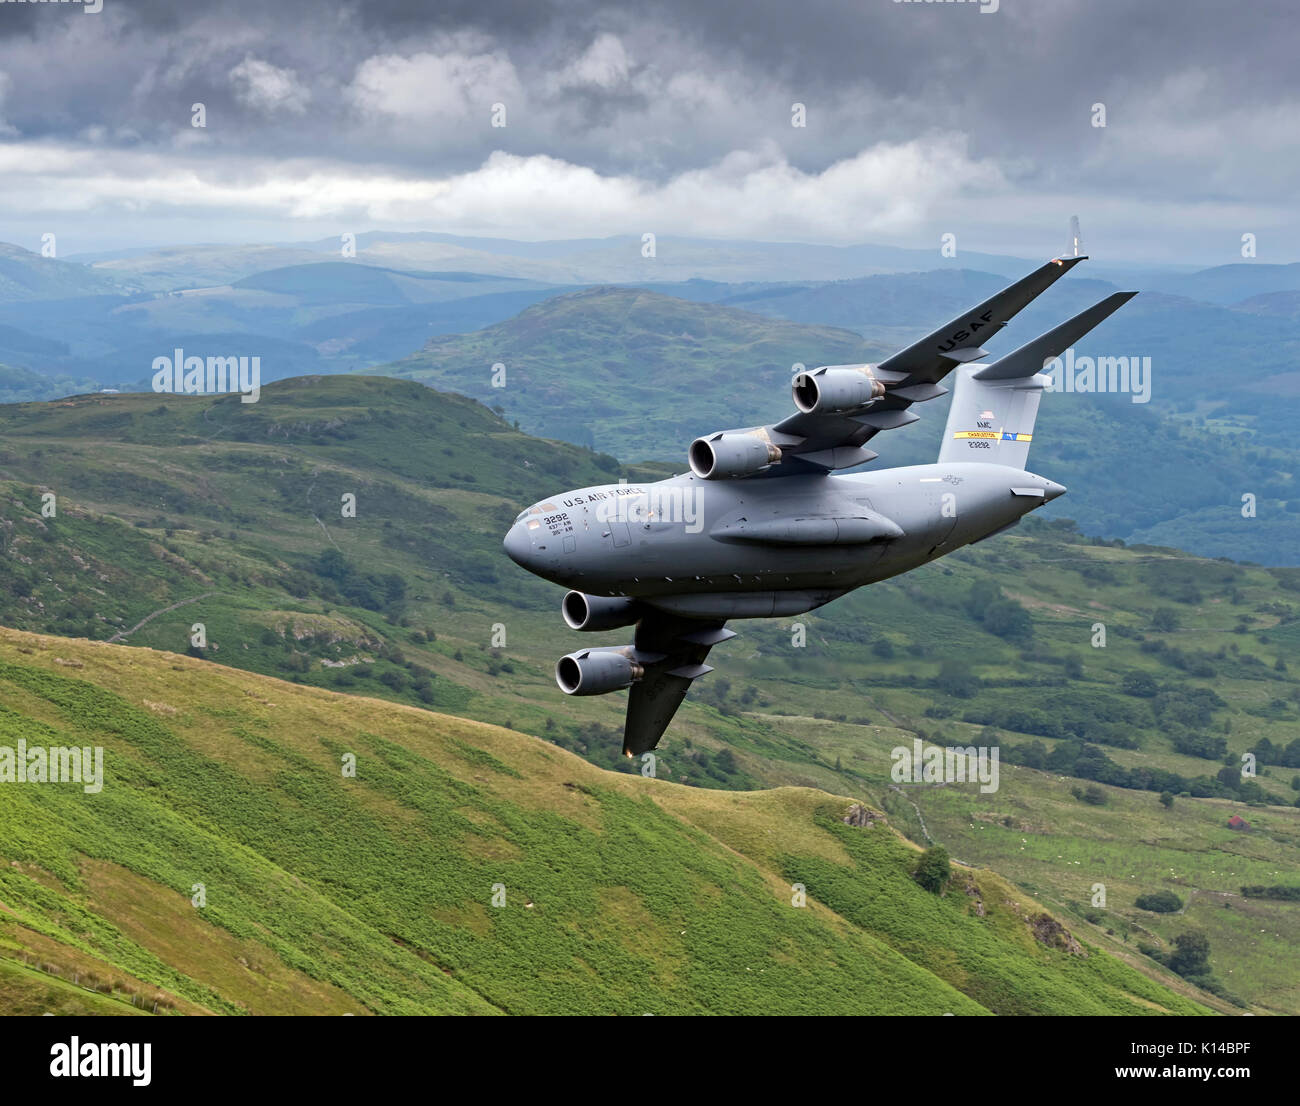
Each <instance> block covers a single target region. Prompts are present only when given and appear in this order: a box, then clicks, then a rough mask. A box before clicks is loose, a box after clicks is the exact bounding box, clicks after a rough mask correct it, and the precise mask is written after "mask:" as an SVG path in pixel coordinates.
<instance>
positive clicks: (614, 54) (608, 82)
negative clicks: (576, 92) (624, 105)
mask: <svg viewBox="0 0 1300 1106" xmlns="http://www.w3.org/2000/svg"><path fill="white" fill-rule="evenodd" d="M631 70H632V62H631V60H630V59H629V58H628V56H627V51H626V50H624V49H623V42H622V40H621V39H620V38H619V37H618V36H617V35H612V34H610V33H609V32H608V31H605V32H602V33H601V34H599V35H597V36H596V37H595V39H593V40H592V43H591V45H590V46H588V47H587V49H586V50H584V51H583V53H582V55H581V56H580V57H577V58H575V59H574V60H573V61H571V62H570V63H569V64H568V65H566V66H565V67H564V68H563V69H561V70H560V72H559V73H557V74H556V77H555V84H556V85H557V86H558V87H559V88H599V89H603V90H606V91H608V90H610V89H613V88H616V87H618V86H619V85H621V84H625V83H626V82H627V79H628V74H629V73H630V72H631Z"/></svg>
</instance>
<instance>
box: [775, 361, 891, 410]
mask: <svg viewBox="0 0 1300 1106" xmlns="http://www.w3.org/2000/svg"><path fill="white" fill-rule="evenodd" d="M790 391H791V394H792V395H793V396H794V405H795V406H796V407H798V408H799V410H800V411H802V412H803V413H804V414H805V415H847V414H851V413H853V412H854V411H861V410H862V409H863V408H864V407H866V406H868V405H869V404H870V403H871V402H872V401H873V400H876V399H879V398H880V397H881V396H883V395H884V394H885V386H884V385H883V384H882V383H881V382H880V381H879V380H877V379H876V378H875V377H874V376H872V375H871V367H870V366H869V365H831V366H826V367H823V368H820V369H813V370H812V371H811V372H801V373H799V374H798V375H797V376H795V378H794V380H793V381H792V382H791V384H790Z"/></svg>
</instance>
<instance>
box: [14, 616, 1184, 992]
mask: <svg viewBox="0 0 1300 1106" xmlns="http://www.w3.org/2000/svg"><path fill="white" fill-rule="evenodd" d="M0 688H2V689H3V700H4V704H5V706H4V708H3V710H2V711H0V731H2V732H3V743H5V744H14V743H16V741H17V740H18V739H19V738H20V737H22V738H26V739H27V740H28V741H31V742H32V743H33V744H35V743H37V742H39V743H41V744H42V745H49V746H72V745H102V746H103V748H104V756H105V763H106V771H105V776H104V780H103V787H102V790H101V791H99V792H97V793H94V794H87V793H85V792H84V791H83V789H82V788H81V787H78V786H76V785H75V784H71V785H70V784H62V783H45V784H35V783H26V784H24V783H9V784H3V785H0V786H3V787H4V798H5V802H4V804H3V805H2V806H0V830H2V832H0V842H3V845H0V860H2V861H3V864H2V865H0V1000H2V1001H4V1002H6V1003H7V1004H9V1006H10V1008H11V1009H13V1008H22V1007H23V1006H24V1005H26V1007H27V1008H28V1009H34V1008H36V1007H39V1006H41V1005H43V1004H48V1003H50V1002H52V1001H53V1002H54V1003H57V1004H58V1006H59V1008H60V1009H80V1010H81V1011H83V1012H88V1010H89V1009H95V1010H98V1011H99V1012H107V1006H108V1005H109V1004H112V1003H116V1004H117V1005H118V1007H119V1008H120V1009H121V1010H122V1012H127V1011H129V1010H138V1009H147V1010H148V1011H149V1012H153V1013H189V1014H203V1013H225V1014H241V1013H252V1014H268V1013H318V1014H325V1013H336V1014H337V1013H377V1014H414V1013H447V1014H452V1013H454V1014H494V1013H515V1014H524V1013H534V1014H535V1013H583V1014H591V1013H605V1014H625V1015H628V1014H630V1015H637V1014H674V1013H718V1014H772V1013H804V1014H834V1013H840V1014H843V1013H873V1014H942V1013H952V1014H982V1013H1002V1014H1103V1013H1104V1014H1115V1013H1123V1014H1153V1013H1171V1014H1194V1013H1199V1012H1203V1011H1204V1009H1205V1007H1203V1006H1201V1005H1200V1004H1198V1003H1196V1002H1194V1001H1192V1000H1191V999H1189V998H1188V997H1187V995H1186V993H1185V992H1186V987H1185V986H1184V985H1181V984H1178V983H1174V984H1173V985H1172V986H1166V985H1164V984H1162V983H1160V982H1157V981H1155V980H1153V979H1152V978H1150V977H1149V976H1148V975H1145V974H1143V973H1142V972H1139V971H1137V970H1135V969H1134V968H1133V967H1131V966H1129V965H1127V964H1125V963H1124V962H1123V961H1122V960H1120V959H1118V958H1116V957H1113V956H1111V955H1108V954H1107V953H1104V952H1102V951H1101V950H1100V949H1098V948H1096V947H1092V946H1090V945H1087V944H1081V943H1079V942H1077V941H1075V940H1074V939H1073V938H1072V937H1071V935H1070V934H1069V933H1068V931H1065V930H1062V929H1061V928H1060V926H1059V923H1056V922H1054V921H1053V920H1052V919H1051V918H1050V916H1048V915H1047V914H1045V912H1043V911H1042V910H1041V908H1039V907H1038V906H1037V905H1036V904H1034V903H1032V902H1030V901H1026V900H1025V897H1024V896H1023V895H1022V894H1020V893H1019V892H1017V891H1016V890H1015V889H1013V888H1011V887H1010V886H1008V885H1007V884H1005V883H1004V882H1003V881H1001V880H1000V879H999V878H998V877H997V876H995V875H993V874H992V873H990V872H987V871H972V870H966V869H962V868H958V869H956V870H955V874H954V877H953V879H952V882H951V884H950V885H949V887H948V889H947V891H946V892H945V893H944V894H942V895H939V896H936V895H934V894H932V893H931V892H929V891H926V890H923V889H922V888H921V887H920V886H919V885H918V884H917V883H916V882H915V881H914V880H913V879H912V869H913V868H914V867H915V864H916V858H917V851H916V850H915V848H914V847H912V846H910V845H909V844H908V843H907V842H906V841H905V840H904V839H903V838H901V837H899V836H898V835H896V834H895V833H894V832H893V831H892V830H891V829H889V828H888V826H887V825H886V824H883V823H881V822H879V821H878V820H876V821H870V822H868V823H867V824H866V825H864V826H856V825H854V826H850V825H847V824H845V823H844V821H843V820H842V819H843V817H844V815H845V814H846V813H847V811H848V808H849V807H850V805H851V804H850V802H849V800H847V799H839V798H835V797H833V796H831V795H827V794H824V793H821V792H816V791H811V790H807V789H781V790H777V791H772V792H765V793H761V794H742V795H737V794H724V793H718V792H704V791H692V790H688V789H685V788H682V787H680V786H675V785H672V784H668V783H664V782H661V781H657V780H652V779H643V778H641V777H637V776H625V775H622V776H620V775H613V774H611V773H608V772H605V771H602V770H600V769H597V768H594V767H592V766H591V765H588V764H586V763H584V762H583V761H581V760H580V759H578V758H577V757H575V756H573V755H572V754H570V753H567V752H565V751H563V750H559V749H556V748H554V747H553V746H551V745H550V744H548V743H546V742H544V741H539V740H537V739H535V738H532V737H528V736H525V735H522V734H518V733H513V732H510V731H507V730H502V729H499V728H497V727H492V726H487V725H483V724H480V723H474V722H468V721H464V720H461V719H456V718H450V717H447V716H445V715H439V714H431V713H428V712H425V711H421V710H416V709H413V708H409V707H401V706H394V705H392V704H389V703H382V702H378V701H375V700H371V699H364V698H354V697H348V696H340V695H337V694H333V693H330V692H325V691H320V690H315V689H310V688H302V687H295V686H293V685H290V684H286V683H283V682H280V681H277V680H272V679H268V678H265V677H259V676H254V675H250V674H248V673H243V672H239V671H236V670H234V669H230V668H226V667H222V666H217V665H214V664H213V663H211V662H208V661H202V660H197V659H193V658H188V657H184V656H179V655H175V654H166V653H157V652H153V651H143V650H138V649H130V648H127V647H125V646H113V645H106V644H102V643H92V642H84V641H71V640H65V639H58V638H49V637H41V636H36V635H30V634H24V633H18V632H14V631H9V630H5V631H0ZM349 759H351V764H352V766H353V769H354V770H353V772H352V773H349V772H348V770H347V767H346V766H347V765H348V763H349ZM873 817H874V815H873ZM797 884H804V885H806V886H807V895H808V901H807V904H806V905H802V906H799V905H795V900H794V898H792V895H793V894H796V893H797V892H798V891H799V890H800V887H798V886H796V885H797ZM38 972H39V973H41V974H40V975H38V974H37V973H38ZM42 977H44V978H42ZM50 979H57V980H58V981H60V983H61V984H62V987H61V988H56V989H55V990H51V983H50V982H48V981H49V980H50ZM69 983H71V984H72V987H68V986H67V985H68V984H69ZM73 988H80V989H81V990H80V991H79V992H78V991H74V990H73ZM127 1003H130V1005H127Z"/></svg>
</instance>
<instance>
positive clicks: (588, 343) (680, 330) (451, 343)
mask: <svg viewBox="0 0 1300 1106" xmlns="http://www.w3.org/2000/svg"><path fill="white" fill-rule="evenodd" d="M886 352H888V351H885V350H883V349H881V348H879V347H876V346H873V345H871V344H869V343H866V342H864V341H863V340H862V339H861V338H860V337H859V336H858V335H856V334H854V333H852V332H851V331H847V330H839V329H837V328H835V327H828V326H813V325H808V324H803V323H790V322H785V321H782V320H775V319H767V318H763V317H761V316H758V315H754V314H751V313H750V312H748V311H739V310H736V309H734V308H730V307H720V306H717V305H716V304H707V303H693V302H690V301H688V300H682V299H677V298H675V297H673V296H665V295H661V294H659V293H658V292H647V291H645V290H643V289H638V288H610V287H599V288H588V289H585V290H583V291H581V292H571V293H569V294H567V295H563V296H555V297H553V298H551V299H548V300H545V301H543V302H542V303H539V304H536V305H534V306H533V307H530V308H528V309H527V310H525V311H522V312H520V313H519V314H518V315H516V316H515V317H514V318H512V319H507V320H506V321H505V322H500V323H495V324H494V325H492V326H488V327H484V328H483V329H482V330H477V331H474V332H473V333H470V334H455V335H447V336H446V337H439V338H433V339H430V341H429V342H428V343H427V344H426V345H425V347H424V349H423V350H421V351H420V352H418V353H415V354H412V355H411V356H410V357H407V358H405V359H403V360H400V361H396V362H393V363H392V364H390V365H384V366H382V367H380V368H377V369H372V370H368V371H371V372H376V373H382V374H384V375H387V376H397V377H401V378H404V379H410V380H419V381H421V382H422V383H425V384H429V385H431V386H433V387H436V388H443V389H447V390H450V391H454V392H458V393H460V394H462V395H467V396H472V397H473V398H474V399H477V400H480V401H481V402H483V403H486V404H491V405H494V406H497V405H499V406H500V407H501V409H502V410H503V411H504V412H505V414H506V416H507V417H509V418H512V419H513V418H518V419H519V420H520V421H521V423H522V424H523V425H524V427H525V429H527V430H528V431H529V432H530V433H534V434H541V435H543V436H545V437H551V438H563V439H565V440H567V441H574V442H579V443H582V444H585V445H591V446H594V447H595V448H597V449H602V450H608V451H613V452H617V453H618V455H619V456H620V457H625V458H645V457H662V456H665V455H667V456H681V457H685V455H686V447H687V445H689V444H690V441H691V439H692V438H694V437H695V436H696V435H698V434H702V433H706V432H708V431H709V430H713V429H719V430H721V429H726V428H728V427H733V426H745V425H749V424H748V423H746V421H745V420H746V419H747V418H749V417H750V416H749V413H748V408H749V407H750V406H752V404H751V403H750V402H748V401H749V400H751V399H752V398H753V397H754V396H755V395H761V394H763V393H764V392H765V393H766V394H767V395H768V397H769V399H770V402H771V403H781V402H782V400H783V397H787V398H788V395H789V386H790V377H791V375H792V369H791V366H792V365H794V364H795V363H796V362H804V363H807V364H809V365H813V364H826V363H836V364H843V363H848V362H854V361H865V360H870V359H873V358H878V357H881V356H884V354H885V353H886ZM495 364H502V365H504V366H505V371H506V386H505V387H499V386H498V387H494V386H493V383H492V378H493V374H492V366H493V365H495ZM676 399H680V400H681V401H682V402H680V403H679V402H676ZM710 420H713V422H712V423H710Z"/></svg>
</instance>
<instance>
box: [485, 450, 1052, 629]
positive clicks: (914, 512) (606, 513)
mask: <svg viewBox="0 0 1300 1106" xmlns="http://www.w3.org/2000/svg"><path fill="white" fill-rule="evenodd" d="M1064 491H1065V489H1064V488H1063V487H1062V486H1061V485H1060V484H1056V483H1054V482H1053V481H1051V480H1047V479H1045V478H1044V477H1041V476H1037V475H1035V474H1033V473H1030V472H1026V471H1023V470H1021V469H1013V468H1007V467H1005V466H1002V465H992V464H981V463H946V464H932V465H915V466H909V467H905V468H891V469H882V470H880V471H877V472H860V473H851V474H842V475H834V474H821V473H816V474H814V473H809V474H800V475H790V476H781V477H773V478H759V479H749V480H716V481H715V480H704V479H701V478H699V477H697V476H696V475H694V474H693V473H687V474H683V475H681V476H674V477H672V478H670V479H668V480H661V481H657V482H655V483H650V484H634V485H626V484H612V485H611V484H607V485H599V486H595V487H589V488H579V489H576V490H574V491H570V492H564V493H562V494H560V495H557V496H555V497H553V498H551V499H547V500H544V501H542V502H541V503H537V504H534V505H533V506H532V507H529V508H528V509H527V510H526V511H524V512H523V513H522V514H520V516H519V517H518V519H517V520H516V521H515V523H514V525H513V526H512V527H511V529H510V531H509V533H508V534H507V536H506V539H505V548H506V552H507V553H508V554H509V555H510V557H511V558H512V559H513V560H514V561H516V562H517V563H518V564H520V565H521V566H523V567H524V568H526V569H528V570H529V571H530V572H533V573H535V574H536V575H538V576H541V577H543V578H544V579H547V580H551V581H553V582H555V583H557V584H562V585H564V586H566V587H569V588H573V589H574V590H576V591H581V592H585V593H587V594H589V595H600V596H627V597H631V598H636V599H640V600H642V601H643V602H644V603H647V604H648V605H650V606H652V607H656V608H659V609H661V610H663V611H666V612H669V613H671V614H677V615H684V616H688V617H695V618H704V619H714V618H720V619H732V618H765V617H772V616H774V615H777V616H779V615H790V614H797V613H800V612H803V611H808V610H812V609H814V608H816V607H820V606H822V605H823V604H825V603H828V602H830V601H831V600H832V599H834V598H836V597H837V596H840V595H843V594H845V593H846V592H848V591H852V590H853V589H854V588H859V587H862V586H863V585H865V584H870V583H874V582H875V581H877V580H883V579H886V578H888V577H890V576H896V575H898V574H899V573H901V572H907V571H908V570H910V569H912V568H915V567H917V566H918V565H922V564H925V563H927V562H928V561H932V560H934V559H936V558H938V557H941V556H943V555H944V554H946V553H950V552H952V551H953V550H954V549H958V548H960V547H961V546H963V545H969V544H970V543H971V542H974V541H979V540H980V539H981V538H985V537H988V536H989V535H990V534H993V533H996V532H997V531H999V530H1003V529H1005V528H1006V527H1008V526H1011V525H1014V524H1015V523H1016V522H1018V521H1019V520H1020V518H1021V517H1022V516H1023V515H1025V514H1026V513H1028V512H1029V511H1031V510H1033V509H1034V508H1035V507H1039V506H1042V505H1043V504H1044V503H1046V502H1048V501H1050V500H1052V499H1055V498H1056V497H1057V496H1059V495H1061V494H1062V493H1063V492H1064Z"/></svg>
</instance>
